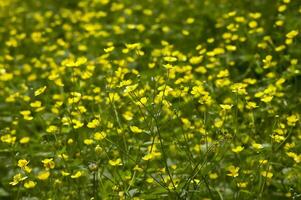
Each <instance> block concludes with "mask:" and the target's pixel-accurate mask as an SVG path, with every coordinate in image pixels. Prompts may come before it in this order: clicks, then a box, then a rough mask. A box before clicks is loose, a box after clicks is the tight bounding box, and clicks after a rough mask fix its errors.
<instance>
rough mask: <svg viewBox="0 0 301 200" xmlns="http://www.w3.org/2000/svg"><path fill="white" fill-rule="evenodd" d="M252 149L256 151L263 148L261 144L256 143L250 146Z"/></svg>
mask: <svg viewBox="0 0 301 200" xmlns="http://www.w3.org/2000/svg"><path fill="white" fill-rule="evenodd" d="M252 147H253V148H254V149H257V150H259V149H262V148H263V146H262V144H258V143H256V142H254V143H253V144H252Z"/></svg>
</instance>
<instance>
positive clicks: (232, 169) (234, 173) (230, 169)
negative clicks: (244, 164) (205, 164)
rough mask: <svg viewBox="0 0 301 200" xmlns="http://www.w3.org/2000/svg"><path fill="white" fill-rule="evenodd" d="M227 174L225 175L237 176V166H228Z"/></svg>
mask: <svg viewBox="0 0 301 200" xmlns="http://www.w3.org/2000/svg"><path fill="white" fill-rule="evenodd" d="M227 170H228V172H229V173H228V174H227V176H232V177H237V176H238V175H239V174H238V171H239V167H235V166H233V165H231V166H229V167H228V169H227Z"/></svg>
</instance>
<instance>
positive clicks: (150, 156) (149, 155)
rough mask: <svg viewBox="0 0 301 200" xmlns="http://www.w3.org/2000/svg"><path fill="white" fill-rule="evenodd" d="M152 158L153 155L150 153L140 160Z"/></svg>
mask: <svg viewBox="0 0 301 200" xmlns="http://www.w3.org/2000/svg"><path fill="white" fill-rule="evenodd" d="M153 158H154V155H153V154H152V153H150V154H147V155H145V156H143V157H142V160H151V159H153Z"/></svg>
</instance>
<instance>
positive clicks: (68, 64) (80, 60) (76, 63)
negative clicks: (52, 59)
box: [62, 57, 87, 67]
mask: <svg viewBox="0 0 301 200" xmlns="http://www.w3.org/2000/svg"><path fill="white" fill-rule="evenodd" d="M86 62H87V58H86V57H79V58H78V59H77V60H76V61H75V60H74V59H73V58H70V59H67V60H64V61H63V62H62V64H63V65H64V66H66V67H79V66H80V65H83V64H85V63H86Z"/></svg>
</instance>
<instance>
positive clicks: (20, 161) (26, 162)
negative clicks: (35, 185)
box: [18, 159, 29, 168]
mask: <svg viewBox="0 0 301 200" xmlns="http://www.w3.org/2000/svg"><path fill="white" fill-rule="evenodd" d="M28 163H29V161H27V160H25V159H21V160H18V167H20V168H24V167H26V166H27V165H28Z"/></svg>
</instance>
